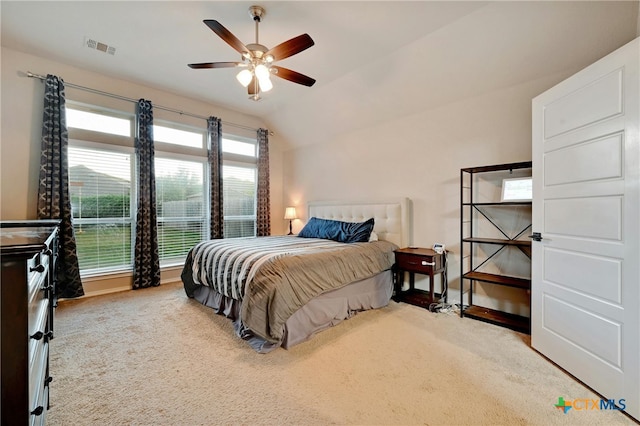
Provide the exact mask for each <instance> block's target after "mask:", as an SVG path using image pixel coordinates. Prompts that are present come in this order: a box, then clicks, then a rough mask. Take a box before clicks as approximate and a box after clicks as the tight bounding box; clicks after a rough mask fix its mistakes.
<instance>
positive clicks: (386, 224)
mask: <svg viewBox="0 0 640 426" xmlns="http://www.w3.org/2000/svg"><path fill="white" fill-rule="evenodd" d="M410 207H411V204H410V200H409V199H407V198H400V199H393V200H381V201H378V200H376V201H363V202H339V201H338V202H335V201H332V202H312V203H309V205H308V211H307V217H308V218H309V220H308V221H307V224H306V225H305V229H303V230H302V231H301V233H300V234H299V236H272V237H257V238H234V239H222V240H210V241H205V242H201V243H199V244H197V245H196V246H194V247H193V248H192V249H191V250H190V252H189V254H188V256H187V260H186V262H185V266H184V268H183V270H182V274H181V278H182V281H183V284H184V289H185V292H186V294H187V296H188V297H190V298H193V299H194V300H196V301H197V302H199V303H201V304H202V305H205V306H207V307H209V308H211V309H213V310H214V311H215V312H216V313H218V314H220V315H224V316H226V317H228V318H229V319H230V320H231V321H232V322H233V325H234V329H235V332H236V334H237V335H238V336H239V337H241V338H243V339H244V340H246V341H247V342H248V343H249V344H250V345H251V346H252V347H253V348H254V349H255V350H256V351H257V352H260V353H267V352H270V351H272V350H274V349H276V348H278V347H283V348H285V349H288V348H290V347H292V346H294V345H296V344H299V343H302V342H304V341H306V340H308V339H310V338H311V337H312V336H313V335H315V334H316V333H318V332H320V331H322V330H324V329H326V328H329V327H331V326H335V325H337V324H339V323H340V322H342V321H344V320H346V319H348V318H350V317H351V316H353V315H355V314H356V313H357V312H359V311H364V310H368V309H377V308H381V307H384V306H386V305H387V304H388V303H389V300H390V298H391V295H392V292H393V274H392V271H391V267H392V265H393V263H394V261H395V260H394V254H393V250H395V249H396V248H398V247H405V246H407V245H409V244H410V240H409V239H410V235H411V211H410ZM313 218H315V219H313ZM370 219H373V221H371V220H370ZM314 221H315V222H314ZM321 222H324V223H330V224H331V225H335V224H336V223H337V224H341V225H343V226H342V228H345V226H344V225H347V227H346V228H347V229H349V230H352V229H357V230H358V232H359V233H358V235H357V236H356V238H360V242H350V243H345V242H340V241H335V240H336V239H337V240H341V238H333V235H332V236H331V238H332V239H329V238H317V236H318V234H315V233H314V232H315V231H314V229H313V226H312V225H315V224H317V223H321ZM345 222H346V224H345ZM371 222H373V229H372V232H371V229H370V225H371ZM351 224H353V226H351ZM354 227H355V228H354ZM363 227H364V228H363ZM362 229H365V230H367V231H369V232H371V237H370V238H369V234H368V233H367V239H368V241H367V242H361V241H362V235H360V232H361V230H362ZM309 230H311V231H309ZM310 232H311V233H310ZM341 235H342V234H341ZM310 236H311V237H310ZM320 236H325V237H326V235H322V233H320ZM350 237H353V235H350Z"/></svg>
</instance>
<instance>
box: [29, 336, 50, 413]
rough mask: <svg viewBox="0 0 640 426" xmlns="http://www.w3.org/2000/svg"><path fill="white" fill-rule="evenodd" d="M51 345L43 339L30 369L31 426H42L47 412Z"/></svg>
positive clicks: (37, 347)
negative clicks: (39, 425) (37, 425)
mask: <svg viewBox="0 0 640 426" xmlns="http://www.w3.org/2000/svg"><path fill="white" fill-rule="evenodd" d="M48 359H49V343H48V342H47V340H46V339H43V340H41V341H40V342H39V344H38V345H37V346H36V351H35V354H34V363H33V364H32V365H31V366H30V369H29V412H30V420H29V423H30V424H41V423H42V420H43V417H42V416H43V415H44V413H45V412H46V410H47V404H48V401H47V398H48V390H49V389H48V383H47V368H48V364H49V363H48Z"/></svg>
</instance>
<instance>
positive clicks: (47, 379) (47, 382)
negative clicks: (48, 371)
mask: <svg viewBox="0 0 640 426" xmlns="http://www.w3.org/2000/svg"><path fill="white" fill-rule="evenodd" d="M51 382H53V377H51V376H49V377H47V378H46V379H45V380H44V385H45V386H49V383H51Z"/></svg>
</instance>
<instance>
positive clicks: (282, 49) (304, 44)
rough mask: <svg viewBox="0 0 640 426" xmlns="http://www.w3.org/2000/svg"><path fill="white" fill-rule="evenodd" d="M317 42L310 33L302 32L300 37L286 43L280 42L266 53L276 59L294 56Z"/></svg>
mask: <svg viewBox="0 0 640 426" xmlns="http://www.w3.org/2000/svg"><path fill="white" fill-rule="evenodd" d="M314 44H315V43H314V42H313V39H312V38H311V37H310V36H309V34H302V35H299V36H298V37H294V38H292V39H291V40H287V41H285V42H284V43H280V44H279V45H277V46H276V47H274V48H272V49H270V50H269V51H268V52H267V53H265V55H271V56H273V58H274V60H276V61H280V60H282V59H285V58H288V57H289V56H293V55H295V54H296V53H300V52H302V51H303V50H306V49H308V48H310V47H311V46H313V45H314Z"/></svg>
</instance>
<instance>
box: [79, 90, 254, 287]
mask: <svg viewBox="0 0 640 426" xmlns="http://www.w3.org/2000/svg"><path fill="white" fill-rule="evenodd" d="M133 123H134V115H133V114H127V113H124V112H120V111H111V110H108V109H103V108H100V107H94V106H88V105H83V104H80V103H76V102H73V101H68V102H67V125H68V127H69V137H70V143H69V168H70V169H69V175H70V192H71V203H72V210H73V221H74V227H75V230H76V242H77V249H78V258H79V264H80V270H81V272H82V274H83V275H87V274H101V273H105V272H111V271H118V270H131V268H132V265H133V246H134V241H135V212H136V195H135V189H136V186H137V185H136V173H135V163H136V161H135V153H134V150H133V145H134V139H133V136H132V135H133V129H134V125H133ZM154 141H155V142H156V144H155V154H156V156H155V163H154V167H155V174H156V203H157V205H156V207H157V213H158V246H159V250H160V263H161V266H169V265H177V264H181V263H182V262H184V259H185V258H186V255H187V253H188V251H189V250H190V249H191V248H192V247H193V246H194V245H195V244H196V243H198V242H199V241H202V240H203V239H207V238H208V236H209V208H208V206H209V180H208V177H209V169H208V163H207V152H206V149H205V141H206V130H205V129H204V128H202V129H201V128H195V127H190V126H185V125H181V124H177V123H171V122H164V121H161V120H159V121H157V122H156V124H154ZM222 150H223V152H224V155H223V161H224V163H223V167H222V175H223V191H224V192H223V199H224V206H223V208H224V221H225V225H224V236H225V238H233V237H248V236H255V233H256V231H255V229H256V182H257V165H256V162H257V143H256V140H255V139H254V138H245V137H240V136H236V135H228V134H225V135H224V136H223V138H222Z"/></svg>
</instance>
